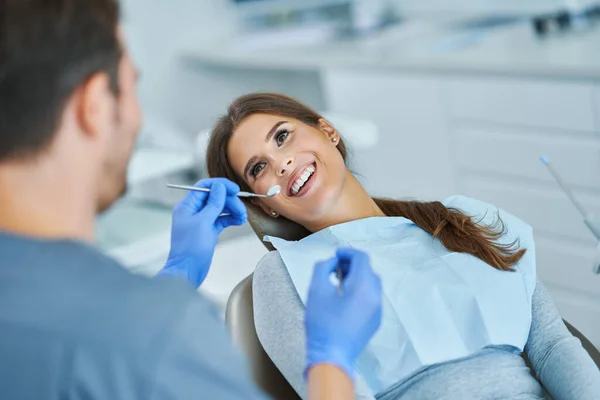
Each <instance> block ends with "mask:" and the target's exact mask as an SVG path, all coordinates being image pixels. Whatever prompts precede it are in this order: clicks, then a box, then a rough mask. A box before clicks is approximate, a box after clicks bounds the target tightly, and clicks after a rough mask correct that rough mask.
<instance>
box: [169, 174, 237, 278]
mask: <svg viewBox="0 0 600 400" xmlns="http://www.w3.org/2000/svg"><path fill="white" fill-rule="evenodd" d="M196 186H197V187H202V188H210V190H211V191H210V193H206V192H193V191H190V192H189V193H188V194H187V196H186V197H185V198H184V199H183V200H182V201H181V202H180V203H179V204H177V206H175V209H174V210H173V223H172V227H171V251H170V252H169V258H168V259H167V262H166V264H165V266H164V268H163V269H162V270H161V271H160V272H159V273H158V275H159V276H177V277H181V278H183V279H185V280H187V281H188V282H189V283H190V284H192V285H193V286H194V287H195V288H198V287H199V286H200V285H201V284H202V282H204V279H206V275H208V271H209V269H210V264H211V262H212V258H213V254H214V251H215V246H216V244H217V239H218V237H219V235H220V234H221V232H223V230H224V229H225V228H227V227H229V226H232V225H243V224H245V223H246V220H247V212H246V206H244V203H243V202H242V201H241V200H240V199H239V197H237V196H236V194H237V193H238V192H239V191H240V188H239V186H238V185H236V184H235V183H233V182H231V181H229V180H227V179H224V178H215V179H206V180H202V181H200V182H198V183H197V184H196ZM221 213H229V214H231V215H230V216H226V217H219V215H220V214H221Z"/></svg>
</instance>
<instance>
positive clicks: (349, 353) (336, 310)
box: [304, 249, 382, 379]
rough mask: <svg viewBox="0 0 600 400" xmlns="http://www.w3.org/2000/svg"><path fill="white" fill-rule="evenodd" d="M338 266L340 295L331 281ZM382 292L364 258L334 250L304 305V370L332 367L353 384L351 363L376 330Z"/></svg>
mask: <svg viewBox="0 0 600 400" xmlns="http://www.w3.org/2000/svg"><path fill="white" fill-rule="evenodd" d="M338 265H341V266H342V268H343V275H344V276H345V278H344V280H343V285H342V288H343V289H342V291H341V292H340V291H338V288H337V287H336V286H335V285H333V284H332V282H331V278H330V277H331V275H332V274H333V273H334V271H335V270H336V267H337V266H338ZM381 317H382V289H381V280H380V278H379V276H377V275H376V274H375V272H373V270H372V268H371V264H370V260H369V257H368V256H367V254H365V253H363V252H360V251H358V250H354V249H340V250H338V252H337V254H336V256H335V257H334V258H332V259H330V260H327V261H324V262H321V263H318V264H317V265H316V266H315V269H314V272H313V279H312V283H311V286H310V289H309V294H308V300H307V302H306V315H305V321H304V325H305V328H306V342H307V365H306V370H305V376H306V373H307V372H308V370H309V369H310V368H311V367H312V366H314V365H316V364H321V363H325V364H333V365H335V366H337V367H339V368H341V369H342V370H343V371H344V372H345V373H346V374H347V375H348V376H349V377H350V378H351V379H354V362H355V361H356V359H357V357H358V356H359V354H360V353H361V352H362V351H363V350H364V349H365V347H366V346H367V344H368V343H369V341H370V340H371V338H372V337H373V335H374V334H375V333H376V332H377V330H378V329H379V326H380V325H381Z"/></svg>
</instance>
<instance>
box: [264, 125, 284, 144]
mask: <svg viewBox="0 0 600 400" xmlns="http://www.w3.org/2000/svg"><path fill="white" fill-rule="evenodd" d="M285 123H287V121H279V122H278V123H276V124H275V125H273V127H272V128H271V130H270V131H269V133H267V137H266V138H265V142H268V141H269V140H271V138H272V137H273V135H274V134H275V132H277V128H279V127H280V126H281V125H283V124H285Z"/></svg>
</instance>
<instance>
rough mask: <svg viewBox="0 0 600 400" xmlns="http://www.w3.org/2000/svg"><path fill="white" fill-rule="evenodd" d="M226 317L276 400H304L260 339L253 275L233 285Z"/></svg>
mask: <svg viewBox="0 0 600 400" xmlns="http://www.w3.org/2000/svg"><path fill="white" fill-rule="evenodd" d="M225 320H226V322H227V325H228V327H229V330H230V331H231V335H232V339H233V342H234V344H235V345H236V346H237V347H238V348H240V349H241V350H242V351H243V353H244V354H245V355H246V357H247V358H248V361H249V363H250V367H251V370H252V376H253V378H254V381H255V382H256V384H257V385H258V386H259V387H260V388H261V389H262V390H264V391H265V392H266V393H267V394H269V395H270V396H271V397H272V398H273V399H275V400H295V399H297V400H300V397H299V396H298V395H297V394H296V392H295V391H294V389H293V388H292V387H291V386H290V384H289V383H288V382H287V380H286V379H285V378H284V377H283V375H282V374H281V372H279V370H278V369H277V367H276V366H275V364H273V362H272V361H271V359H270V358H269V356H268V355H267V353H266V352H265V350H264V349H263V347H262V345H261V344H260V341H259V340H258V336H257V334H256V328H255V326H254V309H253V301H252V275H250V276H249V277H247V278H246V279H244V280H243V281H242V282H240V283H239V284H238V285H237V286H236V287H235V288H234V289H233V292H232V293H231V296H230V297H229V301H228V303H227V310H226V312H225Z"/></svg>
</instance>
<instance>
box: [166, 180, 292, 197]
mask: <svg viewBox="0 0 600 400" xmlns="http://www.w3.org/2000/svg"><path fill="white" fill-rule="evenodd" d="M167 187H169V188H171V189H181V190H192V191H196V192H210V189H208V188H200V187H196V186H185V185H173V184H170V183H168V184H167ZM279 193H281V186H279V185H275V186H272V187H271V188H270V189H269V190H268V191H267V194H257V193H250V192H239V193H238V194H237V196H238V197H260V198H269V197H273V196H277V195H278V194H279Z"/></svg>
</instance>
